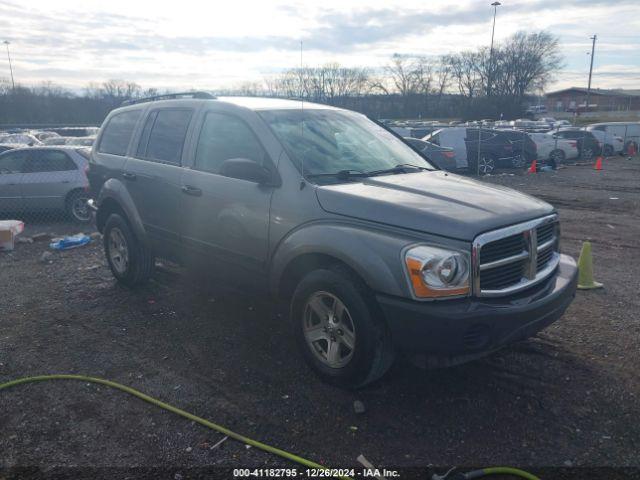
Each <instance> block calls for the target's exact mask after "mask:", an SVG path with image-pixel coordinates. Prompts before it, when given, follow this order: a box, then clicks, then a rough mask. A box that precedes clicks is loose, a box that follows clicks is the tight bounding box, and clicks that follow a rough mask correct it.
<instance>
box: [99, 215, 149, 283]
mask: <svg viewBox="0 0 640 480" xmlns="http://www.w3.org/2000/svg"><path fill="white" fill-rule="evenodd" d="M104 252H105V255H106V257H107V262H108V264H109V268H110V269H111V273H112V274H113V276H114V277H115V278H116V280H118V282H120V283H122V284H124V285H127V286H129V287H133V286H135V285H141V284H143V283H145V282H147V281H148V280H149V278H151V276H152V275H153V270H154V266H155V257H154V255H153V253H152V252H151V251H150V250H149V249H148V248H147V247H145V246H144V245H142V243H141V242H140V241H138V239H137V238H136V237H135V235H134V234H133V231H132V230H131V227H130V226H129V223H128V222H127V221H126V220H125V219H124V218H123V217H121V216H120V215H118V214H117V213H113V214H111V215H110V216H109V218H108V219H107V222H106V223H105V227H104Z"/></svg>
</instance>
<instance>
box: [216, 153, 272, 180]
mask: <svg viewBox="0 0 640 480" xmlns="http://www.w3.org/2000/svg"><path fill="white" fill-rule="evenodd" d="M220 174H221V175H224V176H225V177H231V178H238V179H240V180H248V181H250V182H256V183H258V184H267V183H269V181H270V180H271V172H269V170H267V169H266V168H264V167H263V166H262V165H260V164H259V163H256V162H254V161H253V160H249V159H248V158H230V159H229V160H225V161H224V162H223V163H222V167H221V168H220Z"/></svg>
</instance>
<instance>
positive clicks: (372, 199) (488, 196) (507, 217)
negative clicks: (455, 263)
mask: <svg viewBox="0 0 640 480" xmlns="http://www.w3.org/2000/svg"><path fill="white" fill-rule="evenodd" d="M316 192H317V195H318V201H319V202H320V206H321V207H322V208H323V209H324V210H325V211H327V212H330V213H335V214H338V215H345V216H349V217H354V218H359V219H362V220H369V221H372V222H377V223H384V224H387V225H393V226H396V227H401V228H408V229H411V230H418V231H421V232H425V233H430V234H434V235H440V236H443V237H449V238H455V239H459V240H466V241H472V240H473V239H474V238H475V237H476V236H477V235H478V234H480V233H482V232H486V231H489V230H493V229H496V228H500V227H505V226H508V225H513V224H516V223H520V222H525V221H527V220H531V219H534V218H537V217H541V216H543V215H548V214H550V213H552V212H553V211H554V209H553V207H552V206H551V205H549V204H548V203H546V202H543V201H541V200H538V199H537V198H534V197H531V196H529V195H526V194H523V193H520V192H517V191H515V190H511V189H509V188H506V187H501V186H498V185H489V184H486V183H482V182H479V181H476V180H471V179H469V178H466V177H461V176H459V175H454V174H451V173H445V172H442V171H432V172H420V173H407V174H398V175H386V176H380V177H371V178H364V179H362V180H361V181H358V182H354V183H344V184H339V185H322V186H318V188H317V191H316Z"/></svg>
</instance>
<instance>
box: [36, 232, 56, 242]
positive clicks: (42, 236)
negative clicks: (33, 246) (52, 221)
mask: <svg viewBox="0 0 640 480" xmlns="http://www.w3.org/2000/svg"><path fill="white" fill-rule="evenodd" d="M31 238H32V239H33V241H34V242H48V241H49V240H51V239H52V238H53V235H51V234H50V233H47V232H40V233H36V234H34V235H31Z"/></svg>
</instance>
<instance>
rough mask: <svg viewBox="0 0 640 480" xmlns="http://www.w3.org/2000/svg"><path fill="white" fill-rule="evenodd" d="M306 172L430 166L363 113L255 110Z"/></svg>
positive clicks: (306, 173)
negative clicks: (408, 165)
mask: <svg viewBox="0 0 640 480" xmlns="http://www.w3.org/2000/svg"><path fill="white" fill-rule="evenodd" d="M259 113H260V115H261V116H262V118H263V119H264V120H265V121H266V122H267V123H268V124H269V126H270V127H271V129H272V130H273V132H274V133H275V135H276V136H277V137H278V139H279V140H280V141H281V142H282V144H283V145H284V147H285V149H286V150H287V152H288V153H289V154H290V156H291V157H293V158H292V160H293V161H294V162H295V163H296V165H297V167H298V169H299V170H302V167H301V164H302V162H303V160H304V174H305V175H322V174H333V173H337V172H340V171H356V172H363V173H367V172H372V171H377V170H385V169H390V168H394V167H396V166H397V165H405V164H410V165H415V166H417V167H421V168H427V169H434V168H433V166H432V165H430V164H429V163H428V162H427V161H426V160H425V159H424V158H423V157H421V156H420V155H418V154H417V153H416V152H415V151H413V150H412V149H411V148H410V147H409V146H408V145H405V144H404V143H403V142H402V141H401V140H399V139H398V138H396V137H395V136H394V135H393V134H391V133H389V132H388V131H386V130H385V129H384V128H382V127H380V126H378V125H376V124H375V123H374V122H372V121H371V120H368V119H367V118H366V117H363V116H362V115H359V114H355V113H350V112H345V111H336V110H269V111H262V112H259Z"/></svg>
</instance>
